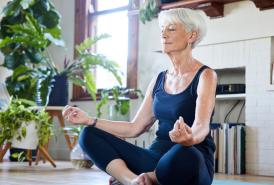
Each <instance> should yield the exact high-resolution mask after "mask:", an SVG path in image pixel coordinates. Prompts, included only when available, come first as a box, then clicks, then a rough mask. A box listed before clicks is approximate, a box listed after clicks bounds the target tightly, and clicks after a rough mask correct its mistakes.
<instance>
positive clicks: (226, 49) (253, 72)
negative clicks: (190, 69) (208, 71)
mask: <svg viewBox="0 0 274 185" xmlns="http://www.w3.org/2000/svg"><path fill="white" fill-rule="evenodd" d="M271 43H272V47H273V46H274V45H273V44H274V42H273V39H271V37H266V38H259V39H253V40H245V41H238V42H231V43H229V42H228V43H222V44H212V45H204V46H200V47H198V48H197V49H196V50H195V51H194V55H195V56H196V57H197V58H199V59H200V60H201V61H203V62H204V63H206V64H207V65H209V66H211V67H213V68H217V69H220V68H231V67H241V66H245V67H246V71H245V81H246V109H245V122H246V125H247V130H246V131H247V133H246V168H247V173H249V174H256V175H270V176H273V175H274V158H273V156H274V137H273V135H274V91H269V90H268V89H267V87H268V86H267V85H268V84H267V83H268V82H269V80H268V78H269V66H270V62H271V59H273V56H274V54H273V53H274V51H273V49H272V52H271ZM227 103H229V102H227ZM217 104H218V103H217ZM222 105H223V104H222ZM217 106H221V105H217ZM219 116H220V115H219ZM217 118H218V117H217Z"/></svg>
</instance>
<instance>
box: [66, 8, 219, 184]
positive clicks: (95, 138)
mask: <svg viewBox="0 0 274 185" xmlns="http://www.w3.org/2000/svg"><path fill="white" fill-rule="evenodd" d="M159 23H160V28H161V31H162V34H161V41H162V45H163V52H164V53H166V54H167V55H168V56H169V58H170V61H171V63H172V68H171V69H168V70H166V71H163V72H161V73H160V74H159V75H158V76H157V77H156V78H155V79H153V80H152V81H151V83H150V85H149V87H148V89H147V92H146V95H145V98H144V101H143V103H142V105H141V107H140V109H139V111H138V112H137V114H136V116H135V117H134V119H133V120H132V121H131V122H125V121H115V122H114V121H110V120H103V119H97V118H92V117H90V116H88V115H87V114H86V113H85V112H84V111H82V110H80V109H79V108H74V107H70V106H67V107H66V108H65V109H64V113H63V114H64V116H65V117H66V118H67V119H68V120H69V121H70V122H72V123H75V124H79V123H81V124H85V125H87V127H85V129H84V130H83V131H82V133H81V136H80V139H79V143H80V145H81V147H82V148H83V150H84V151H85V152H86V153H87V154H88V155H89V156H90V158H91V159H92V161H93V162H94V163H95V164H96V165H97V166H98V167H99V168H100V169H102V170H104V171H106V172H107V173H108V174H110V175H112V176H113V177H115V178H116V179H118V181H120V182H121V183H122V184H124V185H137V184H138V185H152V184H161V185H210V184H211V183H212V179H213V174H214V168H213V153H214V150H215V145H214V143H213V140H212V138H211V136H210V132H209V131H210V128H209V127H210V122H211V118H212V115H213V109H214V104H215V90H216V83H217V77H216V74H215V72H214V71H213V70H212V69H210V68H209V67H207V66H205V65H203V64H202V63H201V62H199V61H198V60H197V59H194V58H193V57H192V49H193V48H194V47H195V46H196V45H197V44H198V43H199V42H200V41H201V40H202V38H203V37H204V35H205V33H206V25H205V22H204V20H203V19H202V17H201V16H200V15H199V14H198V13H197V12H195V11H194V10H190V9H183V8H180V9H171V10H167V11H162V12H161V13H160V14H159ZM156 120H159V127H158V131H157V132H156V138H155V140H154V142H153V143H152V145H151V146H150V147H149V148H148V149H143V148H140V147H137V146H134V145H132V144H130V143H128V142H126V141H124V140H122V139H120V137H123V138H130V137H136V136H139V135H140V134H142V133H143V132H144V131H146V130H147V129H148V128H149V127H151V126H152V125H153V123H154V122H155V121H156Z"/></svg>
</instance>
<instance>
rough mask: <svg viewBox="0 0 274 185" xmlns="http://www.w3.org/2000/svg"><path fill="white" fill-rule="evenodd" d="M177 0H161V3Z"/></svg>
mask: <svg viewBox="0 0 274 185" xmlns="http://www.w3.org/2000/svg"><path fill="white" fill-rule="evenodd" d="M176 1H177V0H161V3H173V2H176Z"/></svg>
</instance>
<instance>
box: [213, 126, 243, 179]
mask: <svg viewBox="0 0 274 185" xmlns="http://www.w3.org/2000/svg"><path fill="white" fill-rule="evenodd" d="M211 136H212V138H213V140H214V142H215V145H216V151H215V154H214V158H215V172H218V173H226V174H244V173H245V125H244V124H243V123H222V124H220V123H212V124H211Z"/></svg>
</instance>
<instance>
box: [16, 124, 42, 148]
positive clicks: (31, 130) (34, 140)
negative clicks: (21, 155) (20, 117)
mask: <svg viewBox="0 0 274 185" xmlns="http://www.w3.org/2000/svg"><path fill="white" fill-rule="evenodd" d="M23 127H26V137H23V136H22V135H21V131H22V128H23ZM19 135H21V140H18V139H17V137H18V136H19ZM11 143H12V147H13V148H21V149H31V150H35V149H36V148H37V146H38V143H39V139H38V134H37V128H36V123H35V122H34V121H31V122H29V123H26V122H23V123H22V126H21V127H20V128H19V130H18V132H17V134H15V135H14V136H13V138H12V141H11Z"/></svg>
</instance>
